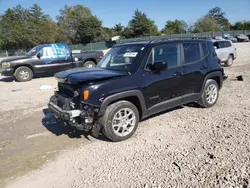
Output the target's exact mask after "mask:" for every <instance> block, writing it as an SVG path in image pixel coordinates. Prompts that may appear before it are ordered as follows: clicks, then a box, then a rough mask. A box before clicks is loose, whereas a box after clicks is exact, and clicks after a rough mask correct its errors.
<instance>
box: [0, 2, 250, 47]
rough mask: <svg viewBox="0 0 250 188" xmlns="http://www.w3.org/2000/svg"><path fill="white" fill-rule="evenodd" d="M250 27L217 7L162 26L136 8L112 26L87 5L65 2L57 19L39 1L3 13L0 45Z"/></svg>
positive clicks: (20, 45)
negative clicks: (188, 20)
mask: <svg viewBox="0 0 250 188" xmlns="http://www.w3.org/2000/svg"><path fill="white" fill-rule="evenodd" d="M230 29H231V30H250V21H238V22H236V23H235V24H233V25H231V24H230V22H229V20H228V19H227V18H226V13H225V12H223V11H222V9H221V8H220V7H215V8H213V9H211V10H209V11H208V12H207V14H205V15H204V16H202V17H200V18H198V19H197V21H196V22H195V23H194V24H193V25H188V24H187V23H186V22H185V21H183V20H178V19H175V20H168V21H166V24H165V26H164V28H163V29H162V30H159V29H158V28H157V26H156V24H155V21H154V20H152V19H150V18H149V17H148V16H147V14H146V13H144V12H142V11H140V10H138V9H137V10H135V12H134V15H133V16H132V19H131V20H130V21H129V22H128V25H127V26H123V25H121V24H120V23H118V24H116V25H114V27H112V28H107V27H103V25H102V21H101V20H100V19H99V18H98V17H97V16H95V15H93V14H92V12H91V10H90V9H89V8H88V7H86V6H83V5H75V6H65V7H64V8H63V9H60V10H59V15H58V16H57V17H56V21H53V20H52V19H51V17H50V16H49V15H48V14H45V13H44V12H43V11H42V8H41V7H40V6H39V5H38V4H34V5H33V6H31V7H30V8H27V9H25V8H23V7H22V6H21V5H17V6H16V7H14V8H9V9H8V10H6V11H5V13H4V14H2V15H0V49H19V48H31V47H33V46H36V45H38V44H44V43H55V42H63V43H67V44H87V43H90V42H98V41H107V40H110V38H111V37H113V36H117V35H119V36H121V37H122V38H134V37H143V36H158V35H164V34H180V33H187V32H194V33H196V32H208V31H227V30H230Z"/></svg>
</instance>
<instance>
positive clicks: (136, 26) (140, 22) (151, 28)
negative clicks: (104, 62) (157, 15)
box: [123, 9, 159, 38]
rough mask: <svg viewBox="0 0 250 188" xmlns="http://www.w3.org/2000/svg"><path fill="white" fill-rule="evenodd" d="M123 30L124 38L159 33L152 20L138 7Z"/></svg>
mask: <svg viewBox="0 0 250 188" xmlns="http://www.w3.org/2000/svg"><path fill="white" fill-rule="evenodd" d="M124 32H125V33H124V34H123V36H125V37H126V38H128V37H132V38H133V37H142V36H150V35H159V31H158V30H157V26H156V25H155V23H154V21H153V20H151V19H150V18H148V17H147V15H146V14H145V13H143V12H141V11H139V10H138V9H137V10H136V11H135V13H134V16H133V19H132V20H130V21H129V24H128V27H127V28H126V29H125V31H124Z"/></svg>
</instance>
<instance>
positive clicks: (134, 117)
mask: <svg viewBox="0 0 250 188" xmlns="http://www.w3.org/2000/svg"><path fill="white" fill-rule="evenodd" d="M138 124H139V112H138V110H137V108H136V107H135V105H133V104H132V103H130V102H128V101H118V102H116V103H114V104H111V105H110V106H108V108H107V109H106V112H105V114H104V116H103V117H102V119H101V125H102V126H103V134H104V135H105V136H106V137H107V138H108V139H110V140H112V141H114V142H119V141H123V140H126V139H128V138H130V137H131V136H132V135H133V134H134V133H135V131H136V129H137V127H138Z"/></svg>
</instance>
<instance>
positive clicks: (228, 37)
mask: <svg viewBox="0 0 250 188" xmlns="http://www.w3.org/2000/svg"><path fill="white" fill-rule="evenodd" d="M223 38H224V39H227V40H231V41H232V42H237V41H238V40H237V38H235V37H233V36H232V35H230V34H228V33H226V34H223Z"/></svg>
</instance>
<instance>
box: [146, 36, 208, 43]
mask: <svg viewBox="0 0 250 188" xmlns="http://www.w3.org/2000/svg"><path fill="white" fill-rule="evenodd" d="M176 39H177V40H182V39H183V40H184V39H192V40H195V39H206V40H212V37H174V38H167V37H166V38H162V39H154V40H152V41H151V42H150V43H154V42H160V41H165V40H176Z"/></svg>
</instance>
